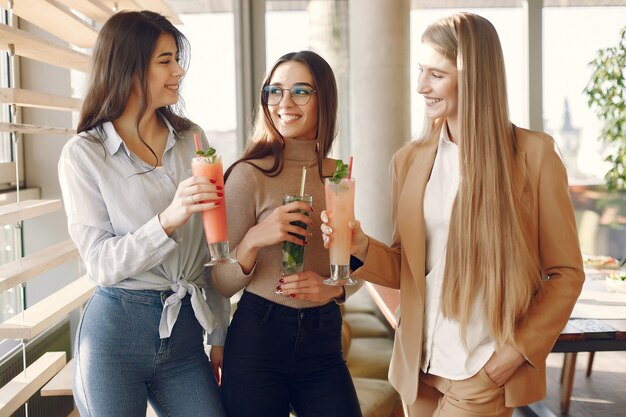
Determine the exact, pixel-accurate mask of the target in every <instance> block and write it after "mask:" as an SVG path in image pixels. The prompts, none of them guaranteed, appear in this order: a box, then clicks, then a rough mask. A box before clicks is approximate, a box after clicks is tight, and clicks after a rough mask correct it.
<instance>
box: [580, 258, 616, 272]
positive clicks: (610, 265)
mask: <svg viewBox="0 0 626 417" xmlns="http://www.w3.org/2000/svg"><path fill="white" fill-rule="evenodd" d="M583 264H584V265H585V266H586V267H589V268H597V269H617V268H619V261H618V260H617V259H615V258H614V257H612V256H584V257H583Z"/></svg>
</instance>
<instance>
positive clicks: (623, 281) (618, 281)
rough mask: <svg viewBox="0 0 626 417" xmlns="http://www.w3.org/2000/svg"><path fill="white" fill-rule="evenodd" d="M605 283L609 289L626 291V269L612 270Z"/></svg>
mask: <svg viewBox="0 0 626 417" xmlns="http://www.w3.org/2000/svg"><path fill="white" fill-rule="evenodd" d="M604 283H605V284H606V288H607V290H609V291H612V292H624V293H626V270H619V271H615V272H611V273H610V274H609V275H608V276H607V277H606V279H605V281H604Z"/></svg>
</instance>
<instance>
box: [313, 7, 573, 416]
mask: <svg viewBox="0 0 626 417" xmlns="http://www.w3.org/2000/svg"><path fill="white" fill-rule="evenodd" d="M419 71H420V74H419V85H418V89H419V93H420V94H422V95H423V96H424V99H425V102H426V124H425V128H424V131H423V133H422V135H421V137H420V139H419V140H418V141H416V142H414V143H411V144H409V145H407V146H405V147H403V148H402V149H400V150H399V151H398V152H397V153H396V155H395V156H394V158H393V161H392V205H393V218H394V223H393V226H394V228H393V243H392V245H391V246H390V247H388V246H386V245H384V244H382V243H380V242H378V241H376V240H374V239H372V238H371V237H368V236H366V235H365V234H364V233H363V231H362V230H361V228H360V227H359V225H358V222H356V224H354V240H353V242H354V243H353V247H352V254H353V255H354V256H355V257H356V258H358V259H359V260H360V261H362V262H363V265H362V267H360V268H359V269H357V270H356V271H355V272H354V274H353V275H354V276H355V277H358V278H362V279H365V280H368V281H371V282H374V283H377V284H381V285H385V286H388V287H392V288H399V289H400V290H401V304H400V311H399V314H400V317H399V321H398V323H399V324H398V329H397V332H396V338H395V344H394V352H393V359H392V364H391V367H390V371H389V379H390V381H391V383H392V384H393V385H394V387H395V388H396V389H397V390H398V391H399V392H400V394H401V396H402V399H403V400H404V403H405V404H406V406H407V409H408V413H409V416H410V417H416V416H419V417H423V416H441V417H451V416H455V417H470V416H498V417H505V416H511V415H512V413H513V407H516V406H521V405H525V404H528V403H531V402H534V401H538V400H540V399H541V398H543V397H544V396H545V394H546V382H545V359H546V356H547V355H548V353H549V352H550V350H551V348H552V346H553V344H554V342H555V340H556V338H557V337H558V335H559V333H560V331H561V330H562V329H563V327H564V325H565V323H566V322H567V319H568V317H569V315H570V313H571V310H572V308H573V306H574V303H575V301H576V298H577V297H578V294H579V293H580V289H581V286H582V283H583V280H584V274H583V268H582V260H581V255H580V251H579V246H578V239H577V236H576V228H575V223H574V216H573V212H572V207H571V203H570V200H569V196H568V186H567V176H566V173H565V169H564V167H563V164H562V163H561V160H560V159H559V157H558V156H557V154H556V153H555V150H554V141H553V139H552V138H551V137H550V136H548V135H546V134H545V133H543V132H535V131H530V130H526V129H521V128H519V127H516V126H514V125H513V124H512V123H511V121H510V120H509V114H508V107H507V95H506V78H505V71H504V61H503V56H502V49H501V46H500V41H499V39H498V35H497V33H496V30H495V29H494V27H493V26H492V24H491V23H490V22H489V21H487V20H486V19H484V18H482V17H480V16H477V15H474V14H469V13H459V14H455V15H453V16H450V17H447V18H444V19H441V20H439V21H437V22H435V23H433V24H432V25H431V26H429V27H428V28H427V29H426V31H425V32H424V34H423V36H422V46H421V57H420V61H419ZM322 220H323V221H325V220H326V215H325V213H322ZM321 227H322V231H323V232H324V238H325V242H326V243H328V240H329V239H332V230H330V229H329V228H328V226H327V225H326V224H325V223H324V224H322V226H321Z"/></svg>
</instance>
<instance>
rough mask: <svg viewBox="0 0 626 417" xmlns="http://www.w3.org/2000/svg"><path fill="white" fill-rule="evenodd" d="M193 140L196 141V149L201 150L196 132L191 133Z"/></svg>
mask: <svg viewBox="0 0 626 417" xmlns="http://www.w3.org/2000/svg"><path fill="white" fill-rule="evenodd" d="M193 140H194V141H196V151H199V150H201V149H200V139H198V134H197V133H194V134H193Z"/></svg>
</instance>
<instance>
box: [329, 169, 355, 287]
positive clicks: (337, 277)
mask: <svg viewBox="0 0 626 417" xmlns="http://www.w3.org/2000/svg"><path fill="white" fill-rule="evenodd" d="M355 186H356V182H355V180H354V178H352V179H347V178H344V179H342V180H340V181H339V182H338V183H335V182H333V181H331V180H330V179H328V178H327V179H326V181H325V184H324V191H325V194H326V215H327V216H328V226H329V227H330V228H331V229H332V230H333V233H332V238H331V240H330V244H329V247H328V249H329V255H330V278H327V279H325V280H324V284H327V285H354V284H356V281H355V280H353V279H352V278H350V245H351V244H352V229H350V227H349V226H348V223H349V222H350V221H351V220H354V190H355Z"/></svg>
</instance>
